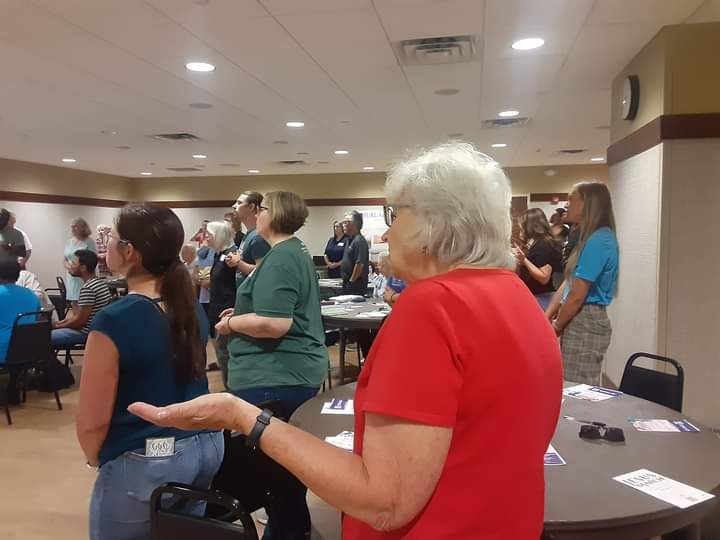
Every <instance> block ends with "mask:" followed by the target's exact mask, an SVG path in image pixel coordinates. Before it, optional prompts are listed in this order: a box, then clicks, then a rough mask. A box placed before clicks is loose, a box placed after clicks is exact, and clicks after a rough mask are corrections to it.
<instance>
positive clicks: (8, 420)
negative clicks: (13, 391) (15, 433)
mask: <svg viewBox="0 0 720 540" xmlns="http://www.w3.org/2000/svg"><path fill="white" fill-rule="evenodd" d="M5 418H6V419H7V425H8V426H12V417H11V416H10V407H9V406H8V402H7V400H5Z"/></svg>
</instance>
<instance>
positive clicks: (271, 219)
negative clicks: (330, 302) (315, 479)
mask: <svg viewBox="0 0 720 540" xmlns="http://www.w3.org/2000/svg"><path fill="white" fill-rule="evenodd" d="M263 204H264V205H265V206H260V213H259V214H258V220H257V232H258V234H260V235H261V236H262V237H263V238H264V239H265V240H267V242H268V243H269V244H270V245H271V246H272V249H271V250H270V251H269V252H268V253H267V255H265V257H264V258H263V260H262V262H261V263H260V264H259V265H258V266H257V267H256V268H255V270H254V271H253V272H252V273H251V274H250V275H248V277H247V278H246V279H245V280H244V281H243V282H242V284H241V285H240V286H239V287H238V290H237V296H236V301H235V308H234V309H233V308H231V309H228V310H225V311H224V312H223V313H221V315H220V317H221V318H220V322H218V324H217V325H216V327H215V329H216V331H217V334H218V335H227V334H229V335H230V341H229V344H228V350H229V351H230V360H229V363H228V384H227V386H228V388H229V389H230V390H231V391H232V393H233V394H235V395H236V396H238V397H240V398H242V399H244V400H245V401H248V402H250V403H253V404H255V405H257V404H260V403H262V402H265V401H269V400H280V401H281V402H282V403H283V409H284V410H283V411H282V413H283V414H282V416H284V417H285V418H289V417H290V415H291V414H292V413H293V412H294V411H295V409H297V408H298V407H299V406H300V405H301V404H303V403H304V402H305V401H307V400H308V399H310V398H312V397H314V396H315V395H316V394H317V393H318V390H319V388H320V385H321V384H322V382H323V380H324V378H325V374H326V373H327V367H328V353H327V348H326V347H325V332H324V329H323V325H322V315H321V312H320V292H319V289H318V282H317V273H316V270H315V265H314V264H313V261H312V257H311V256H310V253H309V252H308V250H307V248H306V247H305V244H303V243H302V241H300V240H299V239H298V238H296V237H295V236H294V233H295V232H296V231H297V230H298V229H299V228H300V227H302V226H303V225H304V224H305V220H306V219H307V216H308V210H307V206H306V205H305V201H304V200H303V199H302V198H301V197H299V196H298V195H296V194H295V193H290V192H287V191H275V192H272V193H268V194H267V195H266V196H265V198H264V199H263ZM292 491H293V493H292V495H291V496H290V497H288V498H287V499H286V500H285V502H284V503H283V505H282V506H281V508H275V509H274V511H273V512H270V513H269V521H268V529H269V531H271V532H270V534H269V535H268V538H304V537H305V536H304V535H305V534H306V533H307V534H309V532H310V514H309V512H308V509H307V503H306V501H305V494H306V488H305V486H303V485H302V484H301V483H300V482H296V485H295V486H294V488H293V490H292Z"/></svg>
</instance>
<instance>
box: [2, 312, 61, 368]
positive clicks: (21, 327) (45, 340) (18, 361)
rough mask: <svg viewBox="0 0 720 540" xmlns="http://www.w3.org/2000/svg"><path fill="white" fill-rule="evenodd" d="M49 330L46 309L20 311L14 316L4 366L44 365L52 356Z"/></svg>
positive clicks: (29, 366)
mask: <svg viewBox="0 0 720 540" xmlns="http://www.w3.org/2000/svg"><path fill="white" fill-rule="evenodd" d="M51 330H52V326H51V323H50V314H49V313H48V312H47V311H34V312H30V313H21V314H20V315H18V316H17V317H15V322H14V323H13V329H12V334H11V335H10V343H9V344H8V349H7V355H6V357H5V367H6V368H7V369H27V368H31V367H35V366H38V365H44V364H45V363H46V362H47V361H48V360H49V359H50V358H51V357H52V345H51V341H50V332H51Z"/></svg>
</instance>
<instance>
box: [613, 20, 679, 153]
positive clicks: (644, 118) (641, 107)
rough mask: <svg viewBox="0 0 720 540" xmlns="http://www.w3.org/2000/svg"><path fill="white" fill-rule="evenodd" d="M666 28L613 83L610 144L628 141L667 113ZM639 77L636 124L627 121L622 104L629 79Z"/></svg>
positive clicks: (632, 121) (633, 121)
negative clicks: (625, 82) (638, 101)
mask: <svg viewBox="0 0 720 540" xmlns="http://www.w3.org/2000/svg"><path fill="white" fill-rule="evenodd" d="M668 28H669V27H665V28H663V29H662V30H660V32H659V33H658V34H657V35H656V36H655V37H654V38H653V39H652V40H651V41H650V42H648V44H647V45H645V47H643V48H642V50H641V51H640V52H639V53H638V54H637V56H635V58H633V59H632V60H631V61H630V63H629V64H628V65H627V66H626V67H625V69H623V70H622V71H621V72H620V73H619V74H618V75H617V76H616V77H615V78H614V79H613V82H612V98H611V100H612V101H611V113H610V118H611V120H610V143H611V144H612V143H614V142H617V141H619V140H620V139H622V138H624V137H627V136H628V135H630V134H631V133H633V132H634V131H636V130H637V129H639V128H641V127H642V126H644V125H645V124H647V123H648V122H651V121H653V120H655V118H657V117H658V116H660V115H662V114H663V112H664V111H665V109H666V107H665V101H666V98H665V96H666V94H665V86H666V73H665V50H666V47H667V46H668V45H667V42H668V32H667V29H668ZM628 75H637V76H638V77H639V79H640V103H639V104H638V112H637V116H636V117H635V119H634V120H623V119H622V117H621V113H620V110H621V109H620V105H619V104H620V101H621V98H622V89H623V83H624V81H625V78H626V77H627V76H628Z"/></svg>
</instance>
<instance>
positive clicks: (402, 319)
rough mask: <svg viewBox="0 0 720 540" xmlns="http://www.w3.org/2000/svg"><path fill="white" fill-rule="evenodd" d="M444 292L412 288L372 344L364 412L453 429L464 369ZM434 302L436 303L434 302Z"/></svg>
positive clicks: (430, 285)
mask: <svg viewBox="0 0 720 540" xmlns="http://www.w3.org/2000/svg"><path fill="white" fill-rule="evenodd" d="M447 296H448V291H447V290H446V289H445V287H444V286H442V285H440V284H438V283H434V282H431V281H426V282H420V283H416V284H415V286H410V287H408V288H407V289H406V290H405V291H404V292H403V294H402V295H401V296H400V298H399V299H398V301H397V303H396V304H395V307H394V308H393V311H392V314H391V315H390V316H389V317H388V319H387V320H386V321H385V324H384V325H383V327H382V330H381V331H380V333H379V334H378V337H377V339H376V340H375V343H374V344H373V348H372V353H371V355H370V358H369V359H368V364H369V366H366V367H371V371H370V373H369V379H368V384H367V388H366V389H365V395H364V399H363V403H362V405H361V408H362V410H363V411H364V412H373V413H379V414H384V415H388V416H395V417H399V418H404V419H406V420H411V421H414V422H418V423H422V424H427V425H432V426H442V427H452V426H454V425H455V419H456V415H457V410H458V402H459V399H460V392H461V388H462V381H463V366H462V362H461V358H460V354H459V351H458V345H457V340H456V338H455V329H454V325H453V322H452V321H453V317H451V313H450V308H449V305H450V304H449V303H446V302H438V301H436V299H438V298H447ZM431 299H435V300H431Z"/></svg>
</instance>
